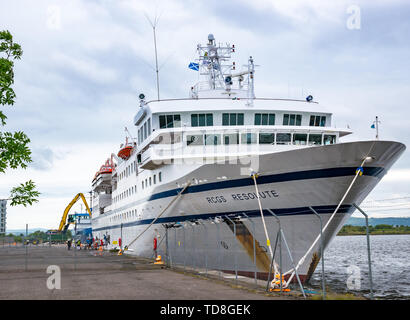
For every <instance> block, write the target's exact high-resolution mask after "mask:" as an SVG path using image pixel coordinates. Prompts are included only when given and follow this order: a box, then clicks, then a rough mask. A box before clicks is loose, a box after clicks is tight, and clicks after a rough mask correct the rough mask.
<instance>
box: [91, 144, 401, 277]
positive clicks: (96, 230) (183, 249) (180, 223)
mask: <svg viewBox="0 0 410 320" xmlns="http://www.w3.org/2000/svg"><path fill="white" fill-rule="evenodd" d="M404 150H405V146H404V145H403V144H401V143H397V142H388V141H364V142H352V143H339V144H333V145H327V146H317V147H311V148H299V149H295V150H290V151H285V152H275V153H265V154H262V155H259V156H258V158H257V161H256V162H252V163H251V164H250V165H251V169H250V168H249V166H248V167H247V168H246V166H244V165H240V164H237V163H235V164H233V163H213V164H202V165H178V164H172V165H167V166H168V167H169V168H170V170H171V168H172V170H173V175H174V176H175V179H173V180H172V181H170V182H168V183H166V184H162V185H161V186H159V187H156V188H153V189H152V191H151V192H150V194H144V195H141V194H138V193H137V194H136V195H135V196H134V197H133V199H131V201H130V202H129V203H128V204H127V205H126V206H123V207H121V208H117V209H115V208H113V209H112V210H111V211H110V212H106V213H104V214H103V215H99V216H98V217H95V218H93V219H92V224H93V236H94V237H98V238H100V239H101V238H103V237H104V235H109V236H110V240H111V241H110V245H109V248H113V247H117V248H118V247H119V245H118V244H113V242H115V241H118V239H119V238H121V241H122V247H124V246H129V247H128V249H129V250H128V251H126V252H127V253H130V254H135V255H138V256H143V257H148V258H152V257H153V239H154V238H155V237H158V235H160V236H161V238H160V240H159V241H160V242H161V245H160V246H159V248H158V253H159V254H162V255H163V256H165V255H166V254H167V255H168V257H169V259H170V261H171V262H172V263H179V264H186V265H194V266H195V267H202V268H205V267H206V268H208V269H220V270H225V271H231V272H238V274H247V275H254V272H257V273H258V277H259V278H266V276H267V273H268V271H269V263H270V258H271V257H270V254H269V248H268V245H267V241H266V236H265V232H264V228H263V224H262V219H261V213H260V210H259V206H258V201H257V198H256V191H255V185H254V181H253V179H252V178H251V176H250V173H251V171H255V172H258V174H259V177H258V178H257V183H258V188H259V195H260V199H261V204H262V207H263V209H264V210H263V214H264V218H265V222H266V225H267V231H268V234H269V237H270V244H271V246H272V248H273V247H274V242H275V238H276V234H277V231H278V223H277V221H276V219H275V217H273V215H272V214H271V213H270V212H269V211H268V210H267V209H270V210H271V211H272V212H274V213H275V214H276V215H277V216H278V217H279V218H280V222H281V225H282V228H283V231H284V234H285V236H286V240H287V243H288V245H289V248H290V251H291V254H292V257H293V260H294V261H295V263H297V262H298V261H299V260H300V259H301V258H302V257H303V256H304V254H305V253H306V252H307V250H308V249H309V247H310V246H311V245H312V243H313V242H314V240H315V239H316V237H317V236H318V235H319V234H320V222H319V219H318V217H317V216H316V215H314V214H313V212H312V211H311V210H310V209H309V207H313V208H314V209H315V210H316V211H317V212H318V213H319V214H320V216H321V217H322V219H323V225H325V224H326V222H327V221H328V219H329V218H330V217H331V216H332V214H333V212H334V211H335V209H336V207H337V206H338V205H339V203H340V201H341V199H342V198H343V196H344V194H345V192H346V190H347V189H348V187H349V185H350V183H351V182H352V180H353V178H354V176H355V174H356V169H357V168H358V167H359V166H360V165H361V163H362V161H363V159H364V158H366V157H368V156H370V157H372V158H373V160H372V161H371V162H366V163H365V164H364V166H363V167H364V172H363V175H362V176H359V177H358V178H357V180H356V181H355V183H354V184H353V187H352V188H351V190H350V191H349V193H348V194H347V196H346V198H345V200H344V201H343V203H342V205H341V207H340V209H339V210H338V212H337V214H336V215H335V216H334V218H333V219H332V221H331V222H330V224H329V226H328V227H327V229H326V231H325V233H324V242H325V245H328V244H329V242H330V241H331V240H332V238H333V237H334V236H335V235H336V234H337V232H338V231H339V229H340V228H341V227H342V226H343V224H344V222H345V221H346V219H348V218H349V216H350V215H351V214H352V212H353V211H354V209H353V206H352V204H353V203H357V204H360V203H361V202H362V201H363V199H364V198H365V197H366V196H367V195H368V194H369V193H370V191H371V190H372V189H373V188H374V187H375V186H376V184H377V183H378V182H379V181H380V179H381V178H382V177H383V176H384V174H385V173H386V172H387V170H388V169H389V168H390V167H391V166H392V165H393V163H394V162H395V161H396V160H397V159H398V157H399V156H400V155H401V153H402V152H403V151H404ZM244 168H245V169H244ZM246 172H247V173H246ZM187 183H190V185H189V186H188V187H187V189H186V190H185V191H184V192H183V194H182V195H181V196H180V197H179V198H178V199H176V200H175V202H174V203H173V204H172V205H171V206H170V207H169V208H168V209H167V210H166V211H165V212H164V213H163V214H162V215H161V217H160V218H158V219H157V220H155V222H154V224H153V225H152V226H151V227H150V228H148V229H147V230H146V232H144V233H143V234H142V236H140V237H139V238H138V240H137V241H135V242H133V243H132V241H133V240H134V239H135V238H136V237H137V236H138V235H139V234H140V233H142V232H143V231H144V230H145V229H146V228H147V226H148V225H149V224H150V223H152V222H153V219H155V218H156V217H157V216H158V215H159V214H160V213H161V212H162V211H163V210H164V209H165V208H166V207H167V206H168V205H169V204H170V203H171V201H172V200H173V199H174V198H175V197H178V193H179V192H180V191H181V190H182V189H183V188H184V186H185V185H186V184H187ZM127 207H129V208H131V207H132V208H137V211H138V212H140V213H141V212H143V215H142V216H138V217H136V216H131V217H129V218H127V219H125V220H121V222H120V221H116V220H115V219H114V217H115V214H116V213H117V212H118V211H120V210H124V209H125V210H126V209H127ZM215 219H216V220H215ZM232 221H234V222H235V224H233V223H232ZM186 222H190V223H189V224H185V223H186ZM195 222H196V224H195ZM215 222H219V223H215ZM165 224H166V225H168V226H173V227H171V228H168V229H167V232H166V229H165V227H164V225H165ZM166 233H167V239H165V234H166ZM254 240H255V242H254ZM130 243H132V244H131V245H129V244H130ZM319 250H320V241H319V242H317V243H316V244H315V246H314V247H313V249H312V250H311V251H310V253H309V254H308V256H307V257H306V259H305V260H304V262H303V263H302V264H301V266H300V268H299V269H298V272H299V275H300V276H301V278H302V281H304V280H308V279H309V277H310V275H311V274H312V273H313V271H314V269H315V267H316V265H317V263H318V262H319ZM166 251H167V252H166ZM275 259H276V261H277V262H278V263H279V252H277V253H276V255H275ZM282 265H283V271H284V272H285V271H288V270H289V269H291V268H292V265H291V262H290V259H289V257H288V256H287V253H286V251H285V248H284V247H282Z"/></svg>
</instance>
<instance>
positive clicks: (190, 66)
mask: <svg viewBox="0 0 410 320" xmlns="http://www.w3.org/2000/svg"><path fill="white" fill-rule="evenodd" d="M188 68H189V69H192V70H194V71H199V63H195V62H191V63H190V64H189V66H188Z"/></svg>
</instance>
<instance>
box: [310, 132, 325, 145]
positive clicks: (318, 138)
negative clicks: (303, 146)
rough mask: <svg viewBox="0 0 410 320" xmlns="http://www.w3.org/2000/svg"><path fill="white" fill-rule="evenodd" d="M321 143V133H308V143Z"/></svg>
mask: <svg viewBox="0 0 410 320" xmlns="http://www.w3.org/2000/svg"><path fill="white" fill-rule="evenodd" d="M312 144H314V145H316V144H319V145H320V144H322V135H321V134H309V145H312Z"/></svg>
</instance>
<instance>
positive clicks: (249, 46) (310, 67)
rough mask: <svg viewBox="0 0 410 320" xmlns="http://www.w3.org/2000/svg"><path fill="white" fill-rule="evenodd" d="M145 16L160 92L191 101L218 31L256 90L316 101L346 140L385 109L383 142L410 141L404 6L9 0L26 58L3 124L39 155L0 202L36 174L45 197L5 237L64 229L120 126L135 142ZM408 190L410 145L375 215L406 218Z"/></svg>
mask: <svg viewBox="0 0 410 320" xmlns="http://www.w3.org/2000/svg"><path fill="white" fill-rule="evenodd" d="M358 10H360V11H358ZM358 13H359V14H360V16H359V15H358ZM145 15H147V16H149V17H151V18H154V16H155V15H157V16H159V17H160V18H159V23H158V26H157V44H158V58H159V65H160V66H161V69H160V89H161V98H177V97H187V96H188V92H189V88H190V86H191V85H193V84H194V83H195V82H196V81H197V73H196V72H195V71H192V70H190V69H188V67H187V66H188V64H189V62H191V61H194V59H195V58H196V45H197V44H198V43H202V44H205V42H206V40H207V35H208V34H209V33H213V34H214V36H215V38H216V40H217V42H218V41H220V42H229V43H231V44H235V47H236V48H237V53H235V56H234V61H236V63H237V65H242V64H245V63H246V62H247V58H248V57H249V56H250V55H252V56H253V57H254V59H255V63H256V64H257V65H259V67H258V68H257V72H256V78H255V93H256V95H257V96H259V97H279V98H287V97H290V98H304V97H305V96H306V95H307V94H312V95H313V96H314V98H315V100H316V101H318V102H319V103H320V104H321V105H323V106H326V108H328V109H330V110H331V112H333V114H334V116H333V124H335V125H337V126H338V127H346V125H349V127H350V128H351V129H352V130H353V131H354V134H353V135H351V136H348V137H346V138H345V139H344V140H343V141H352V140H368V139H373V138H374V136H375V130H373V129H371V128H370V126H371V125H372V123H373V121H374V118H375V116H376V115H378V116H379V118H380V121H381V124H380V138H381V139H383V140H395V141H400V142H403V143H404V144H406V145H409V142H410V129H409V127H410V120H409V111H408V109H409V102H408V98H409V94H410V73H409V71H410V63H409V57H410V41H409V39H410V38H409V35H410V2H409V1H394V0H389V1H387V0H386V1H375V0H369V1H306V0H304V1H273V0H272V1H267V0H253V1H247V0H232V1H226V0H224V1H220V0H215V1H214V0H207V1H198V0H195V1H187V0H184V1H176V0H175V1H145V0H144V1H143V0H139V1H134V0H128V1H126V0H116V1H114V0H111V1H109V0H106V1H97V0H95V1H91V0H87V1H85V0H83V1H79V0H70V1H59V0H54V1H52V0H48V1H47V0H43V1H41V0H38V1H30V0H27V1H23V0H14V1H5V0H0V30H5V29H6V30H9V31H10V32H11V33H12V34H13V37H14V41H15V42H17V43H19V44H21V46H22V48H23V51H24V53H23V57H22V60H21V61H17V62H16V63H15V86H14V89H15V92H16V94H17V102H16V104H15V105H14V106H13V107H5V108H3V109H4V111H5V113H6V114H7V116H8V122H7V126H6V127H5V128H4V129H7V130H9V131H13V130H23V131H25V132H26V133H27V134H28V136H29V137H30V139H31V145H30V147H31V149H32V152H33V163H32V164H31V165H30V167H29V168H28V169H27V170H9V171H7V173H6V174H3V175H1V177H0V198H5V197H7V196H8V194H9V190H10V189H11V188H12V187H13V186H15V185H16V184H18V183H20V182H24V181H27V180H28V179H29V178H30V179H32V180H34V181H35V182H36V184H37V185H38V189H39V191H40V192H41V193H42V195H41V197H40V202H39V203H37V204H35V205H33V206H31V207H27V208H24V207H17V208H16V207H14V208H10V207H9V208H8V217H7V228H8V229H17V228H24V227H25V224H26V223H28V224H29V226H30V228H31V227H45V228H56V227H57V226H58V223H59V221H60V218H61V214H62V212H63V210H64V208H65V207H66V206H67V204H68V202H69V201H70V200H71V199H72V198H73V197H74V195H75V194H77V193H78V192H88V191H89V190H90V184H91V180H92V178H93V176H94V174H95V172H96V171H97V170H98V168H99V166H100V165H101V164H102V162H103V161H104V160H105V159H106V158H107V157H109V156H110V154H111V152H117V151H118V147H119V145H120V143H122V142H123V140H124V137H125V132H124V127H128V128H129V130H130V131H131V133H132V134H133V135H134V136H135V135H136V130H135V129H134V128H133V125H132V119H133V116H134V114H135V112H136V111H137V108H138V98H137V97H138V94H139V93H141V92H144V93H145V95H146V96H147V98H148V100H149V99H155V98H156V86H155V85H156V82H155V81H156V80H155V72H154V68H153V66H154V64H155V60H154V45H153V36H152V29H151V26H150V24H149V23H148V21H147V19H146V16H145ZM409 184H410V156H409V152H408V151H406V152H405V153H404V154H403V156H402V157H401V159H400V160H399V161H398V162H397V163H396V164H395V165H394V167H393V168H392V169H391V170H390V172H389V173H388V174H387V175H386V176H385V178H384V179H383V180H382V182H381V183H380V184H379V185H378V186H377V187H376V188H375V189H374V191H373V192H372V193H371V194H370V196H369V197H368V200H383V199H392V198H393V199H395V200H383V201H378V202H372V203H371V205H372V206H380V207H379V208H377V209H375V208H373V209H371V210H370V208H369V211H368V212H369V214H370V216H381V215H383V216H410V209H409V210H403V208H406V206H407V207H409V208H410V192H409ZM396 198H400V199H396ZM390 204H392V205H394V207H390V208H389V207H385V206H386V205H390ZM386 208H387V209H388V210H387V209H386ZM392 209H394V210H392ZM399 209H400V210H399ZM74 210H78V211H79V210H80V205H79V204H78V205H76V206H75V207H74Z"/></svg>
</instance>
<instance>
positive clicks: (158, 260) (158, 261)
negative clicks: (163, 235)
mask: <svg viewBox="0 0 410 320" xmlns="http://www.w3.org/2000/svg"><path fill="white" fill-rule="evenodd" d="M154 264H164V261H162V259H161V256H160V255H158V256H157V258H156V259H155V262H154Z"/></svg>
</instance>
